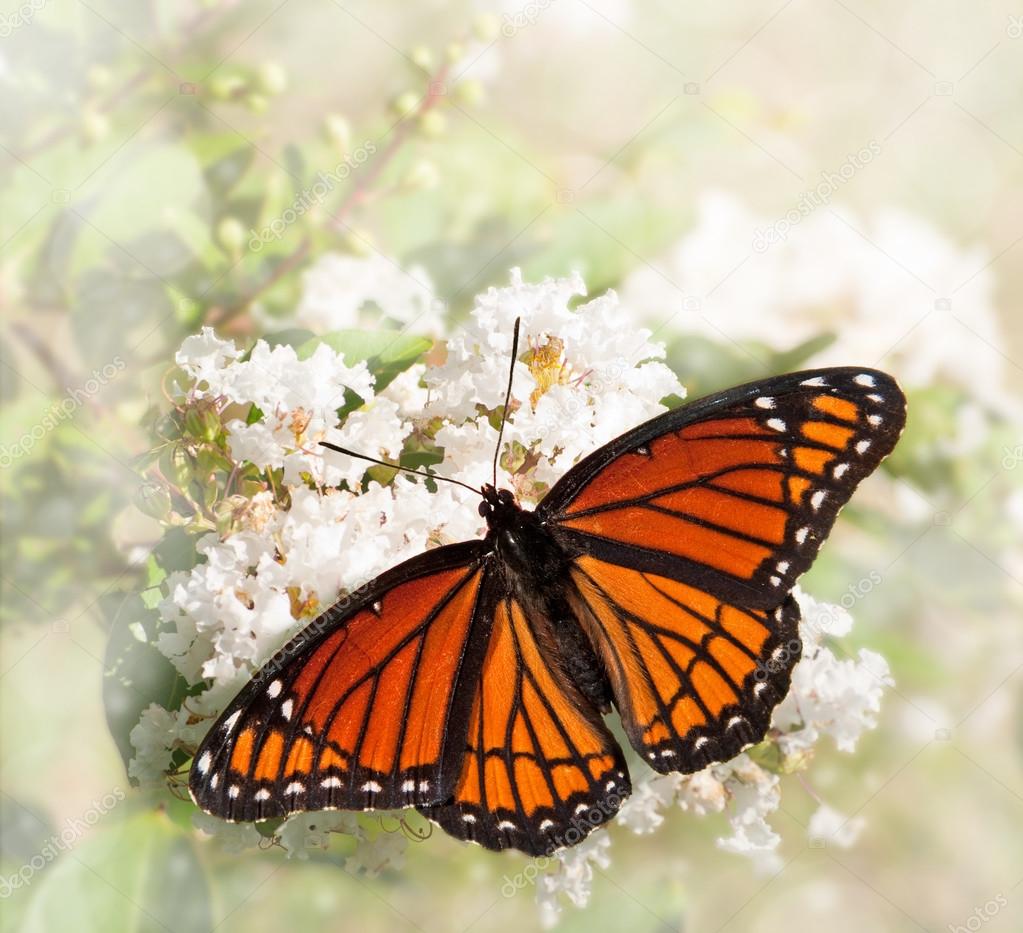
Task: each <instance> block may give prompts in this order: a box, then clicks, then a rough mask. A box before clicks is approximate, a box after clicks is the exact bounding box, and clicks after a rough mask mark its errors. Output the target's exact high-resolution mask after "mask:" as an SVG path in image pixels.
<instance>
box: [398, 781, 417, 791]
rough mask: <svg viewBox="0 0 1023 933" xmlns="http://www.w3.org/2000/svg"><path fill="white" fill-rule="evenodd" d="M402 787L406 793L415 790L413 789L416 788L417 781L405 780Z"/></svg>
mask: <svg viewBox="0 0 1023 933" xmlns="http://www.w3.org/2000/svg"><path fill="white" fill-rule="evenodd" d="M401 789H402V790H403V791H405V793H406V794H407V793H408V792H409V791H413V790H415V789H416V782H415V781H405V782H404V783H403V784H402V785H401Z"/></svg>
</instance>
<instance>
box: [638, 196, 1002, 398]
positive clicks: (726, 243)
mask: <svg viewBox="0 0 1023 933" xmlns="http://www.w3.org/2000/svg"><path fill="white" fill-rule="evenodd" d="M772 229H777V226H775V225H772V218H770V217H766V216H758V215H757V214H755V213H754V212H752V211H751V210H750V209H749V208H748V207H746V205H745V204H743V203H742V201H740V200H739V199H738V198H736V197H735V196H733V195H731V194H728V193H725V192H721V191H710V192H706V193H705V194H703V195H702V196H701V197H700V199H699V201H698V204H697V219H696V223H695V225H694V227H693V229H692V230H691V231H690V232H689V233H687V234H686V235H685V236H684V237H682V239H681V240H680V241H679V242H678V243H677V244H676V245H675V246H673V247H672V248H671V249H669V250H668V252H667V255H665V256H664V257H662V258H661V259H659V260H657V261H656V262H655V265H656V266H657V268H658V269H659V270H660V271H655V270H654V269H652V268H650V267H646V266H643V267H640V268H638V269H637V270H636V271H635V272H634V273H632V274H631V275H630V276H629V277H628V279H627V280H626V282H625V284H624V285H623V288H622V293H623V297H624V301H625V305H626V307H629V308H633V309H635V310H636V311H637V312H638V313H639V319H640V320H642V321H644V322H648V323H653V324H657V325H659V324H662V323H663V322H664V321H665V320H666V319H667V318H669V317H670V319H671V327H672V328H673V329H674V330H677V331H682V332H683V333H697V334H702V335H704V336H707V337H709V338H710V339H712V340H714V341H717V342H723V341H729V340H731V341H738V342H743V341H755V342H760V343H763V344H766V345H767V346H769V347H771V348H773V349H775V350H778V351H784V350H790V349H791V348H792V347H793V346H796V345H798V344H800V343H802V342H803V341H807V340H810V339H811V338H814V337H817V336H819V335H820V334H825V333H828V332H831V331H835V336H836V339H835V341H834V342H833V343H832V344H831V345H830V346H828V347H825V348H823V349H821V350H820V351H819V352H817V353H816V354H815V355H814V356H813V358H812V359H811V361H810V362H811V364H812V365H856V364H868V363H873V362H875V361H877V360H882V359H883V365H884V366H885V367H886V368H888V369H889V370H890V371H891V372H892V373H893V374H895V375H896V376H898V377H899V378H900V379H901V380H903V381H904V382H905V383H906V384H908V385H910V386H926V385H931V384H933V383H935V382H939V381H949V382H952V383H953V384H956V385H958V386H959V387H960V388H961V389H962V390H963V391H964V392H965V393H966V394H967V395H968V396H970V397H973V398H976V399H978V400H981V401H983V402H985V403H986V404H988V405H989V406H991V407H992V408H994V409H996V410H1003V409H1004V408H1005V403H1004V398H1005V386H1004V380H1005V360H1004V358H1003V356H1002V355H1001V353H1000V351H999V349H998V348H999V347H1001V346H1003V345H1004V337H1003V335H1002V333H1001V330H1000V328H999V324H998V318H997V314H996V310H995V306H994V289H995V279H994V275H993V273H992V271H991V270H990V269H989V268H987V267H988V266H989V265H990V262H991V259H992V257H991V255H990V254H989V253H988V252H987V250H986V249H985V248H983V247H979V246H978V247H970V248H963V247H960V246H959V245H957V244H956V243H955V242H953V241H952V240H950V239H949V238H947V237H945V236H944V235H943V234H942V233H940V232H939V231H938V230H936V229H935V228H934V227H932V226H931V225H930V224H928V223H927V222H926V221H925V220H923V219H921V218H919V217H917V216H914V215H913V214H910V213H908V212H906V211H903V210H899V209H895V208H885V209H883V210H881V211H879V212H877V213H875V214H873V215H871V216H869V217H860V216H857V215H855V214H854V213H852V212H850V211H846V210H845V209H842V208H840V207H838V206H835V207H833V208H821V209H818V210H817V211H815V212H814V213H812V214H811V215H810V216H808V217H806V218H804V219H803V220H802V221H801V222H800V223H798V224H796V225H795V226H793V227H792V228H791V229H790V230H789V231H788V233H787V235H786V236H785V237H784V238H782V239H780V241H775V242H773V243H770V244H768V245H766V246H765V245H764V240H765V239H766V238H765V236H764V235H763V234H764V231H769V230H772ZM758 236H759V240H760V242H758ZM672 283H676V284H677V286H678V287H677V288H676V285H675V284H672ZM679 288H680V289H682V291H683V292H684V294H685V295H686V296H688V297H687V299H686V300H685V301H684V302H683V301H682V296H681V295H680V294H679V291H678V289H679ZM680 304H681V305H682V310H681V311H678V312H677V313H673V312H670V311H667V310H666V309H672V308H675V309H678V308H679V305H680Z"/></svg>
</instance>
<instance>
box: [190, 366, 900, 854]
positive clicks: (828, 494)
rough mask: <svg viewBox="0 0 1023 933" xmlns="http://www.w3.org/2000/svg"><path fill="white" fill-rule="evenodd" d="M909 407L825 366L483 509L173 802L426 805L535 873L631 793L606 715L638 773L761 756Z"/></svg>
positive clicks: (885, 382)
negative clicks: (826, 582) (822, 559)
mask: <svg viewBox="0 0 1023 933" xmlns="http://www.w3.org/2000/svg"><path fill="white" fill-rule="evenodd" d="M904 422H905V399H904V397H903V395H902V393H901V391H900V390H899V388H898V386H897V385H896V384H895V382H894V381H893V380H892V379H891V378H890V377H889V376H886V375H885V374H884V373H880V372H877V371H875V370H865V369H852V368H841V369H825V370H814V371H809V372H804V373H794V374H791V375H787V376H781V377H777V378H774V379H769V380H764V381H762V382H758V383H753V384H750V385H748V386H740V387H737V388H735V389H730V390H728V391H727V392H723V393H719V394H717V395H714V396H711V397H709V398H706V399H703V400H700V401H697V402H695V403H692V404H689V405H686V406H684V407H682V408H679V409H676V410H674V411H669V412H666V413H665V414H663V415H660V416H659V417H657V418H654V419H652V420H650V421H648V422H646V423H645V424H642V425H640V426H638V427H637V428H635V429H633V430H632V431H629V432H627V433H626V434H624V435H622V436H621V437H619V438H617V439H616V440H614V441H612V442H611V443H610V444H607V445H605V446H604V447H602V448H600V449H598V450H596V451H594V452H593V453H592V454H591V455H590V456H588V457H586V458H585V459H583V460H582V461H580V462H579V463H578V464H576V465H575V466H574V467H572V469H570V470H569V471H568V473H567V474H566V475H565V476H564V477H563V478H562V479H561V480H560V481H559V482H558V483H556V484H555V486H554V487H553V488H552V489H551V491H550V492H549V493H548V494H547V495H546V496H545V497H544V498H543V499H542V500H541V501H540V503H539V504H538V506H537V508H536V509H535V510H532V511H530V510H526V509H523V508H522V507H521V506H520V505H519V504H518V503H517V502H516V501H515V497H514V495H513V494H512V493H511V491H510V490H507V489H501V490H499V489H497V488H496V487H495V486H494V485H489V484H488V485H486V486H483V487H482V488H481V490H480V494H481V497H482V501H481V503H480V515H481V516H483V517H484V518H485V519H486V523H487V532H486V535H485V537H484V538H482V539H479V540H476V541H469V542H464V543H461V544H452V545H446V546H444V547H440V548H436V549H434V550H431V551H427V552H426V553H425V554H422V555H420V556H418V557H415V558H412V559H411V560H409V561H406V562H405V563H403V564H401V565H399V566H397V567H395V568H393V569H392V570H390V571H387V572H386V573H385V574H383V575H381V576H380V577H378V578H377V579H376V580H375V581H373V582H371V583H370V584H369V585H368V586H367V587H365V588H363V589H362V590H361V591H357V593H356V594H352V595H351V596H349V597H346V599H345V600H342V601H340V602H339V603H338V604H337V605H335V606H334V607H332V608H331V609H329V610H328V611H327V612H326V613H324V615H323V616H321V617H320V618H319V619H317V620H315V621H314V622H313V623H311V624H310V625H309V626H308V627H307V628H306V629H305V630H303V631H302V632H300V633H299V634H298V635H297V636H295V638H293V639H292V641H291V642H289V643H288V644H287V645H286V646H285V647H284V648H282V649H281V651H280V652H278V654H277V655H275V656H274V658H272V659H271V660H270V662H268V664H267V665H266V666H265V667H264V668H263V670H262V671H260V672H259V674H258V675H257V676H256V677H254V678H253V680H252V681H251V682H250V683H249V684H248V685H247V686H246V687H245V688H244V689H243V690H242V692H241V693H240V694H239V695H238V696H237V697H236V698H235V700H234V701H233V702H232V703H231V704H230V705H229V706H228V707H227V709H226V710H225V711H224V713H223V715H222V716H221V718H220V720H219V721H218V722H217V723H216V724H215V725H214V727H213V729H212V730H211V731H210V733H209V735H208V736H207V738H206V739H205V740H204V742H203V743H202V745H201V746H200V748H199V750H198V752H197V754H196V757H195V760H194V763H193V767H192V772H191V776H190V782H189V787H190V791H191V793H192V795H193V797H194V799H195V800H196V802H197V803H198V804H199V805H200V806H201V807H202V808H203V809H204V810H206V811H208V812H211V813H214V814H217V815H219V816H222V817H225V818H227V819H240V820H259V819H266V818H269V817H274V816H282V815H286V814H288V813H293V812H298V811H303V810H318V809H337V808H342V809H353V810H364V809H373V808H396V807H417V808H419V809H420V810H421V811H422V812H423V813H425V814H426V815H427V816H428V817H429V818H430V819H432V820H434V821H435V822H437V823H438V824H439V825H440V826H441V827H443V828H444V829H445V830H446V831H447V832H448V833H450V834H451V835H453V836H455V837H457V838H460V839H467V840H469V841H473V842H478V843H480V844H482V845H484V846H486V847H487V848H491V849H503V848H516V849H520V850H522V851H524V852H527V853H530V854H545V853H549V852H551V851H553V850H555V849H557V848H560V847H562V846H566V845H572V844H574V843H576V842H578V841H579V840H580V839H581V838H583V837H584V836H585V835H587V834H588V833H589V832H590V831H591V830H592V829H593V828H595V827H596V826H599V825H601V824H602V823H604V822H606V821H607V820H609V819H611V818H612V817H613V816H614V814H615V812H617V810H618V808H619V807H620V805H621V803H622V801H623V800H624V799H625V797H626V796H628V794H629V792H630V790H631V784H630V778H629V769H628V767H627V765H626V761H625V756H624V753H623V751H622V748H621V747H620V745H619V744H618V742H617V741H616V739H615V738H614V736H613V735H612V734H611V732H610V731H609V729H608V728H607V725H606V724H605V722H604V719H603V717H604V715H605V714H606V713H608V712H610V710H611V708H612V706H613V707H614V709H616V710H617V712H618V714H619V716H620V717H621V721H622V726H623V729H624V731H625V733H626V735H627V737H628V739H629V744H631V745H632V747H633V748H634V749H635V752H636V753H637V754H638V755H639V756H640V757H641V758H642V759H643V760H645V761H646V762H647V764H648V765H649V766H650V767H652V768H653V769H654V770H656V771H659V772H662V773H671V772H681V773H691V772H694V771H697V770H699V769H700V768H703V767H706V766H707V765H709V764H712V763H714V762H720V761H726V760H728V759H730V758H732V757H734V756H735V755H736V754H738V753H739V752H740V751H741V750H742V749H743V748H745V747H747V746H749V745H750V744H753V743H755V742H758V741H760V740H761V739H762V738H763V736H764V735H765V733H766V731H767V729H768V728H769V726H770V721H771V713H772V711H773V709H774V707H775V706H776V705H777V704H778V703H779V702H780V701H781V700H782V699H783V697H784V696H785V695H786V693H787V691H788V688H789V683H790V678H791V672H792V668H793V666H794V665H795V664H796V662H797V661H798V659H799V657H800V652H801V644H800V640H799V634H798V622H799V608H798V605H797V603H796V601H795V599H794V598H793V597H792V595H791V589H792V587H793V585H794V583H795V581H796V579H797V578H798V576H799V575H800V574H801V573H803V572H804V571H805V570H806V569H807V568H808V567H809V566H810V564H811V562H812V561H813V559H814V557H815V556H816V553H817V551H818V549H819V547H820V545H821V543H822V542H823V541H824V539H825V538H826V537H827V534H828V532H829V531H830V529H831V526H832V524H833V523H834V521H835V519H836V517H837V515H838V512H839V511H840V509H841V507H842V506H843V505H844V504H845V502H846V501H848V499H849V497H850V496H851V495H852V492H853V490H854V489H855V487H856V485H857V484H858V483H859V482H860V480H862V479H863V478H864V477H866V476H867V475H868V474H869V473H871V472H872V471H873V470H874V469H875V468H876V467H877V466H878V464H879V463H880V462H881V460H882V459H884V457H885V456H887V454H888V453H890V452H891V450H892V448H893V447H894V445H895V443H896V441H897V440H898V437H899V434H900V433H901V430H902V427H903V425H904Z"/></svg>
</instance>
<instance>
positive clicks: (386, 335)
mask: <svg viewBox="0 0 1023 933" xmlns="http://www.w3.org/2000/svg"><path fill="white" fill-rule="evenodd" d="M323 343H325V344H326V345H327V346H328V347H330V348H331V349H333V350H335V351H336V352H338V353H340V354H341V355H342V357H344V361H345V363H347V364H348V365H349V366H354V365H355V364H356V363H358V362H361V361H365V363H366V365H367V366H368V367H369V371H370V372H371V373H373V375H374V376H375V377H376V389H377V391H378V392H379V391H380V390H381V389H383V388H384V387H385V386H386V385H387V384H388V383H389V382H390V381H391V380H392V379H394V377H395V376H397V375H398V374H399V373H402V372H404V371H405V370H406V369H408V368H409V367H410V366H411V365H412V364H413V363H415V362H416V360H418V359H419V358H420V357H421V356H422V355H423V354H424V353H425V352H426V351H427V350H429V349H430V347H431V346H433V341H431V340H430V339H429V338H427V337H416V336H414V335H412V334H405V333H402V332H400V331H388V330H385V331H366V330H336V331H333V332H331V333H329V334H324V335H323V336H322V337H317V338H315V339H313V340H310V341H308V342H307V343H304V344H302V346H300V347H299V348H298V356H299V359H303V360H304V359H308V358H309V357H310V356H312V355H313V353H315V352H316V348H317V347H318V346H319V345H320V344H323Z"/></svg>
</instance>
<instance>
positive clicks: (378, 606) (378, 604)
mask: <svg viewBox="0 0 1023 933" xmlns="http://www.w3.org/2000/svg"><path fill="white" fill-rule="evenodd" d="M383 608H384V604H383V603H382V602H380V600H379V599H378V600H377V601H376V602H375V603H373V611H374V612H375V613H376V614H377V615H380V610H381V609H383Z"/></svg>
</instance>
